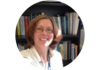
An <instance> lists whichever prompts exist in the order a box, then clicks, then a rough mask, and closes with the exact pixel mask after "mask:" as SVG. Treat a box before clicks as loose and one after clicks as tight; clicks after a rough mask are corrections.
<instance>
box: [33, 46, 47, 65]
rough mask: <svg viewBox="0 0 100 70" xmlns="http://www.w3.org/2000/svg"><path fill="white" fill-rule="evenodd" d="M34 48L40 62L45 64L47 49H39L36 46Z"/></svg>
mask: <svg viewBox="0 0 100 70" xmlns="http://www.w3.org/2000/svg"><path fill="white" fill-rule="evenodd" d="M34 47H35V49H36V50H37V52H38V54H39V56H40V58H41V60H42V62H43V63H44V64H45V63H46V62H47V53H48V48H40V47H37V46H34Z"/></svg>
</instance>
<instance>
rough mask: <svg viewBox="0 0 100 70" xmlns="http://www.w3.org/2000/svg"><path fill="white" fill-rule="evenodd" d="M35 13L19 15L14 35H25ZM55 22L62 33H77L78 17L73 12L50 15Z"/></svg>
mask: <svg viewBox="0 0 100 70" xmlns="http://www.w3.org/2000/svg"><path fill="white" fill-rule="evenodd" d="M34 17H36V15H34V16H33V15H31V16H21V17H20V18H19V20H18V23H17V27H16V35H25V34H26V32H27V27H28V24H29V22H30V21H31V20H32V19H34ZM51 17H52V18H53V19H54V20H55V22H56V23H57V25H58V27H59V29H60V30H61V31H62V34H68V35H77V32H78V25H79V19H78V14H77V13H75V12H71V13H66V14H65V16H59V15H58V16H51Z"/></svg>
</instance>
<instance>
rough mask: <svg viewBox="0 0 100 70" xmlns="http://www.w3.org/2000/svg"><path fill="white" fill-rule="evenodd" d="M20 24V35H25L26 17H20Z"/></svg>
mask: <svg viewBox="0 0 100 70" xmlns="http://www.w3.org/2000/svg"><path fill="white" fill-rule="evenodd" d="M19 24H20V35H25V28H24V16H21V17H20V20H19Z"/></svg>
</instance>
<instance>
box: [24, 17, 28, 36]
mask: <svg viewBox="0 0 100 70" xmlns="http://www.w3.org/2000/svg"><path fill="white" fill-rule="evenodd" d="M24 28H25V35H26V33H27V28H28V18H27V16H24Z"/></svg>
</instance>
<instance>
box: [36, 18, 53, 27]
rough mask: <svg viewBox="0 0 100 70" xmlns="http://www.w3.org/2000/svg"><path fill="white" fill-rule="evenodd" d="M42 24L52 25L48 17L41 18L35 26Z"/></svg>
mask: <svg viewBox="0 0 100 70" xmlns="http://www.w3.org/2000/svg"><path fill="white" fill-rule="evenodd" d="M39 26H42V27H53V26H52V22H51V21H50V19H41V20H39V21H38V23H37V27H39Z"/></svg>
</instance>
